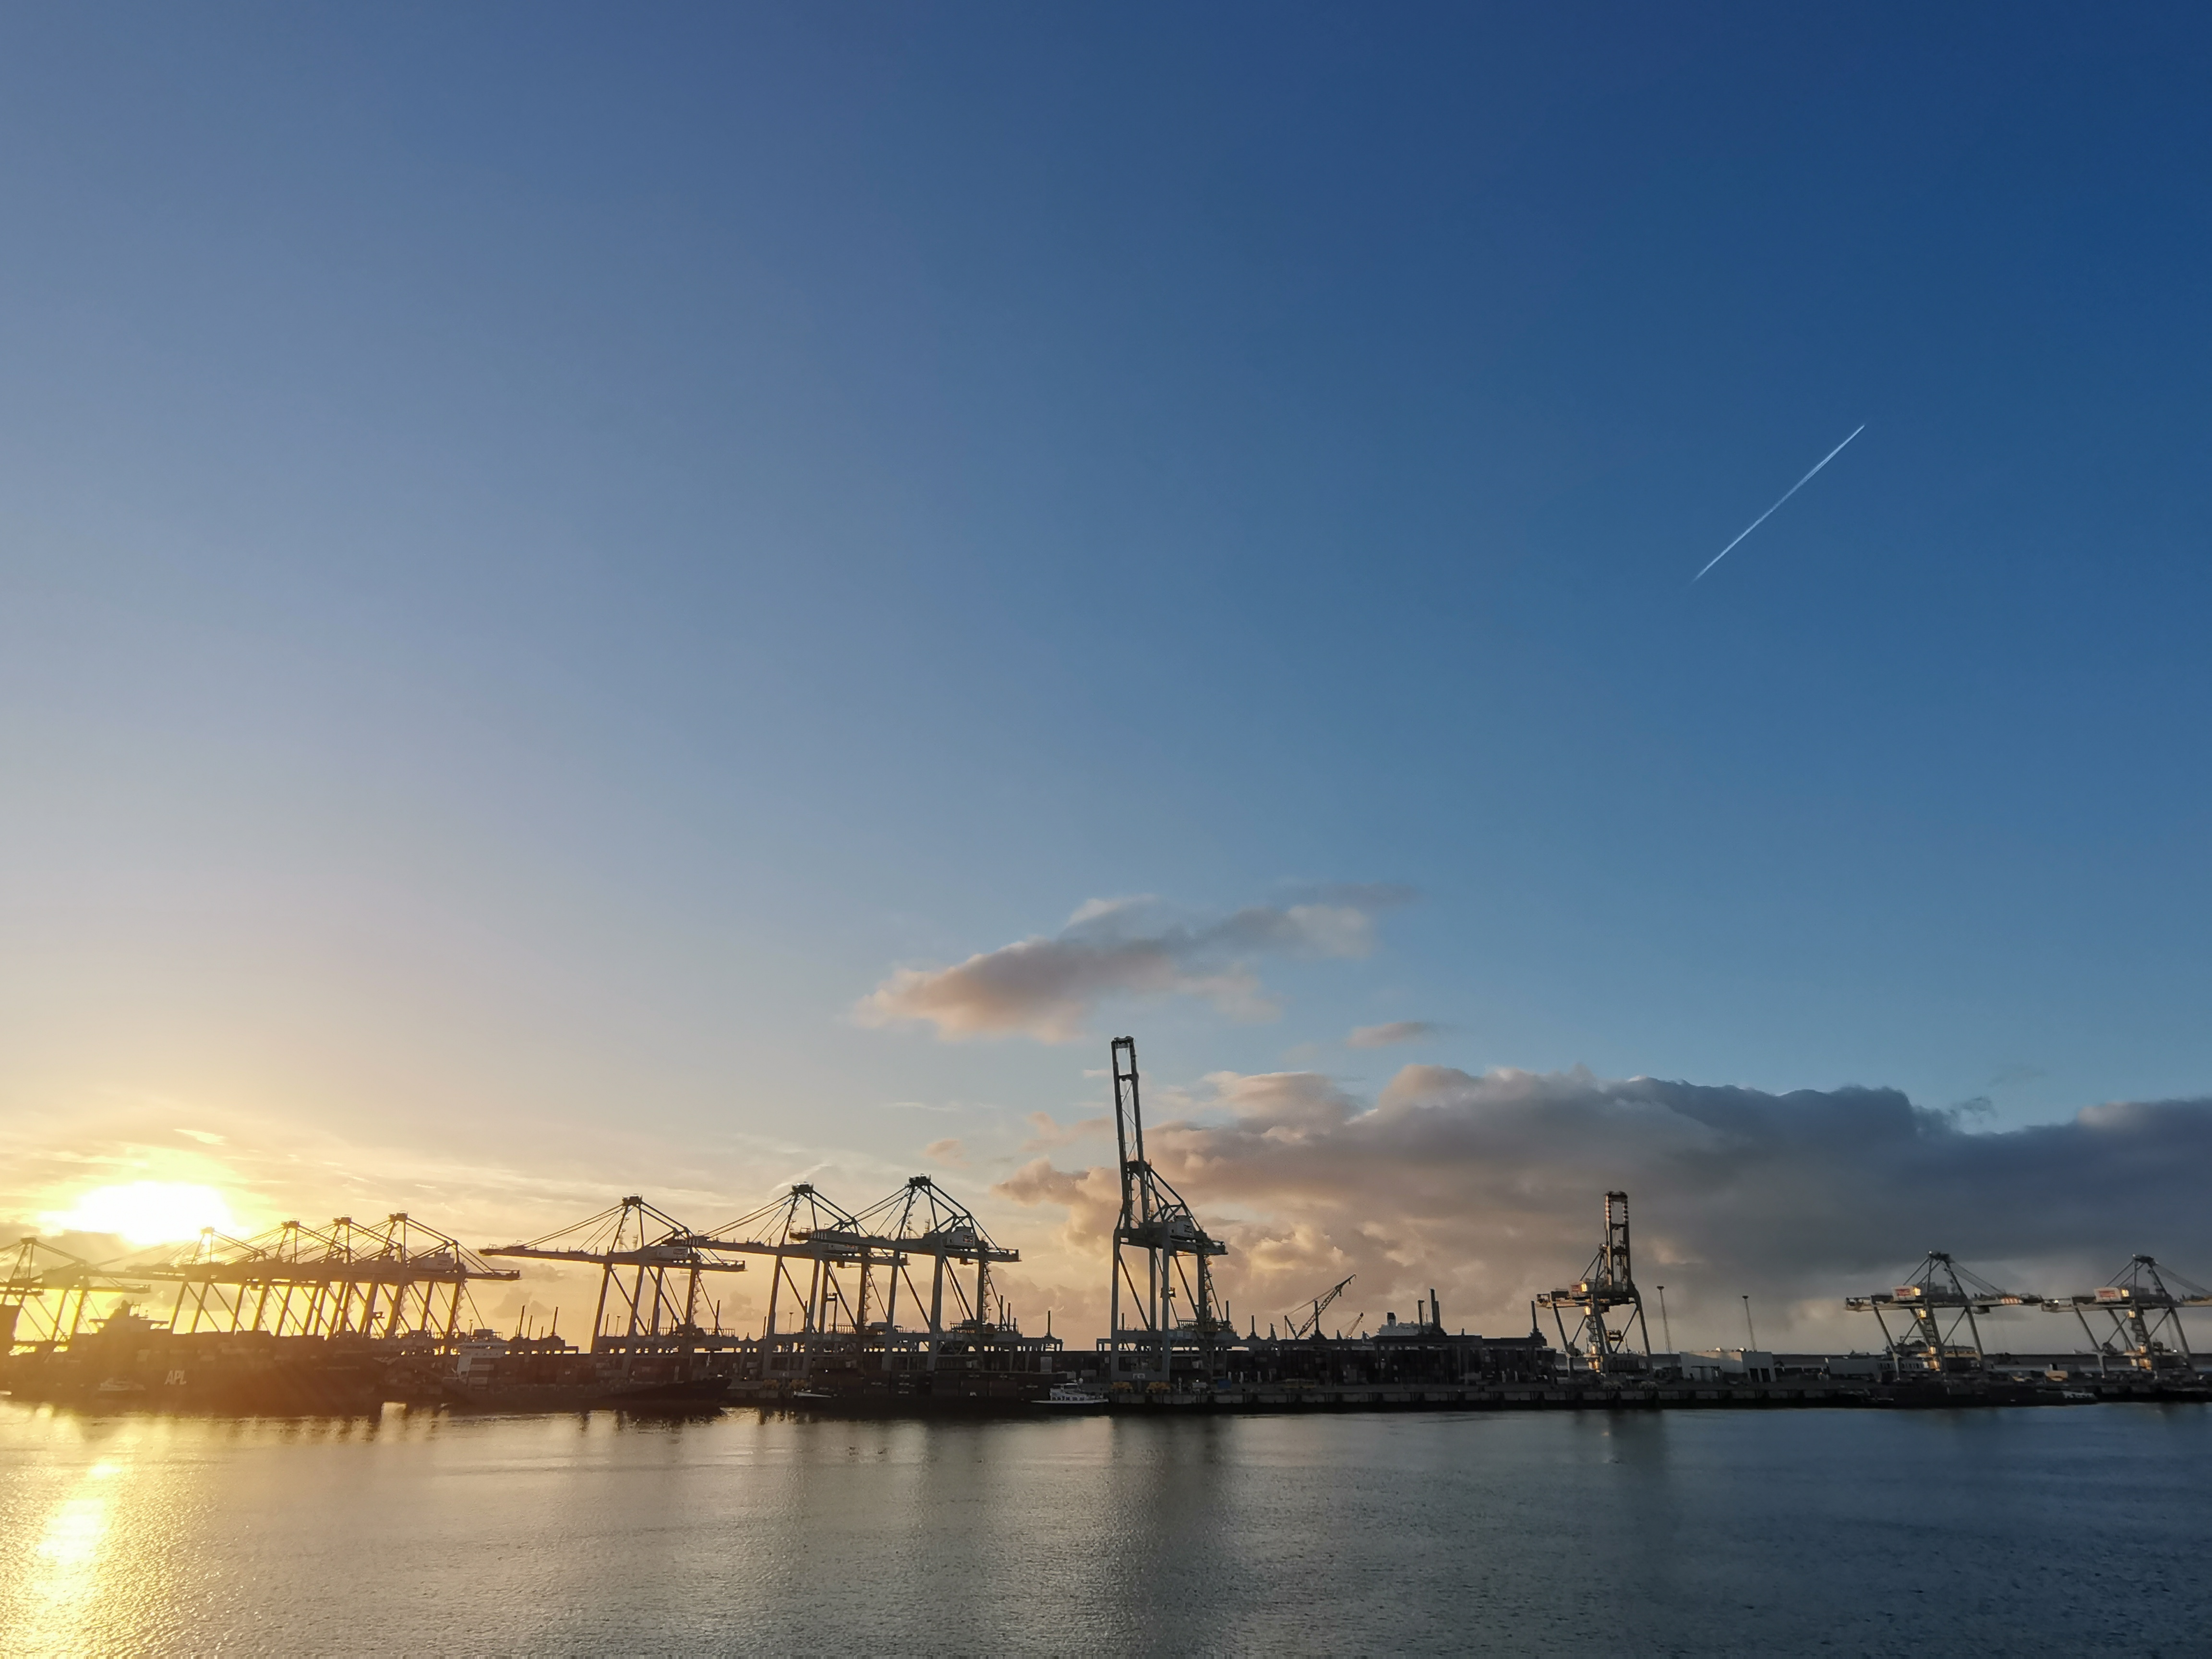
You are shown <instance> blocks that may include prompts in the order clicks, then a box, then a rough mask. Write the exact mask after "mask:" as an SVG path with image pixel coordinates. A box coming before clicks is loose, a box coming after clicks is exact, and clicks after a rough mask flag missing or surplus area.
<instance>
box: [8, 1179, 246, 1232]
mask: <svg viewBox="0 0 2212 1659" xmlns="http://www.w3.org/2000/svg"><path fill="white" fill-rule="evenodd" d="M39 1219H40V1222H41V1223H42V1224H43V1225H46V1226H47V1227H49V1228H51V1229H52V1230H54V1231H58V1232H78V1233H119V1234H120V1235H122V1237H124V1238H125V1239H127V1240H129V1241H130V1242H131V1243H133V1244H167V1243H174V1242H177V1241H179V1240H182V1239H187V1238H190V1237H192V1236H193V1235H194V1234H196V1233H197V1232H199V1231H201V1230H202V1229H203V1228H206V1227H213V1228H215V1229H216V1231H219V1232H231V1231H235V1230H236V1228H237V1225H238V1224H237V1223H236V1222H235V1221H234V1219H232V1218H231V1213H230V1206H229V1205H228V1204H226V1203H224V1202H223V1199H222V1194H221V1193H219V1192H217V1191H216V1189H215V1188H212V1187H201V1186H195V1185H193V1184H191V1183H190V1182H181V1181H132V1182H125V1184H124V1185H122V1186H119V1187H94V1188H91V1189H90V1190H89V1191H88V1192H83V1193H80V1194H77V1200H76V1204H75V1205H74V1206H72V1207H70V1209H67V1210H57V1211H49V1212H47V1213H46V1214H45V1215H42V1216H40V1218H39Z"/></svg>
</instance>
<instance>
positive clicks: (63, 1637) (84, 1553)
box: [8, 1458, 124, 1656]
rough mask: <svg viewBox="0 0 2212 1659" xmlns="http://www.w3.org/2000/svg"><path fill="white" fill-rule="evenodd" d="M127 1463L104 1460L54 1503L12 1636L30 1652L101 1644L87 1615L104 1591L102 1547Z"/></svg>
mask: <svg viewBox="0 0 2212 1659" xmlns="http://www.w3.org/2000/svg"><path fill="white" fill-rule="evenodd" d="M123 1472H124V1470H123V1465H122V1464H120V1463H118V1462H115V1461H114V1460H113V1459H112V1458H102V1459H101V1460H100V1462H97V1463H94V1465H93V1466H92V1467H91V1468H88V1469H87V1470H86V1471H85V1472H84V1474H83V1475H82V1477H80V1478H79V1480H77V1481H76V1485H75V1486H73V1487H72V1488H70V1493H69V1496H67V1497H65V1498H63V1499H62V1500H61V1501H60V1502H59V1503H58V1504H55V1505H54V1507H53V1511H52V1514H51V1515H50V1516H48V1517H47V1519H46V1528H45V1529H44V1531H43V1532H42V1533H41V1534H40V1538H39V1542H38V1547H37V1548H36V1549H34V1550H33V1552H32V1568H31V1575H30V1582H29V1583H28V1584H27V1586H26V1587H25V1592H26V1593H25V1594H24V1595H22V1601H23V1604H24V1605H23V1606H22V1607H21V1619H22V1622H21V1624H19V1625H18V1626H17V1627H16V1629H15V1632H14V1633H13V1634H12V1635H10V1636H9V1638H8V1644H9V1650H11V1651H13V1652H17V1653H21V1654H23V1655H25V1656H30V1655H33V1654H48V1653H90V1652H93V1651H95V1650H97V1648H98V1646H99V1644H98V1642H97V1641H96V1640H95V1639H94V1636H93V1632H92V1630H91V1628H90V1620H89V1617H88V1615H89V1614H90V1613H91V1611H92V1607H93V1603H94V1598H95V1596H96V1595H97V1594H98V1592H99V1589H100V1562H101V1556H102V1549H101V1547H102V1546H103V1545H104V1544H105V1543H106V1541H107V1535H108V1532H109V1530H110V1528H111V1527H112V1523H113V1521H114V1513H115V1503H116V1498H117V1494H118V1490H119V1489H120V1486H121V1482H120V1481H119V1480H118V1476H120V1475H121V1474H123Z"/></svg>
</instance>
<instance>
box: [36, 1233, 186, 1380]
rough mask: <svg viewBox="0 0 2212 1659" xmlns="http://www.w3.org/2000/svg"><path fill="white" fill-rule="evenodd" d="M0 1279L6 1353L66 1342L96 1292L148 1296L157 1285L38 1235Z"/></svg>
mask: <svg viewBox="0 0 2212 1659" xmlns="http://www.w3.org/2000/svg"><path fill="white" fill-rule="evenodd" d="M7 1261H8V1276H7V1279H5V1280H4V1281H0V1356H4V1355H5V1354H6V1353H7V1352H8V1351H9V1348H11V1347H27V1348H52V1347H55V1346H66V1345H67V1344H68V1343H69V1342H70V1340H71V1339H73V1338H74V1337H75V1336H76V1334H77V1331H78V1330H79V1328H81V1327H82V1325H83V1323H84V1317H85V1315H86V1313H87V1312H88V1310H89V1304H90V1301H91V1298H92V1297H95V1296H125V1297H127V1296H145V1295H149V1294H150V1293H151V1291H152V1290H153V1286H152V1285H151V1284H149V1283H147V1282H145V1281H144V1280H143V1279H139V1278H136V1277H134V1276H132V1275H131V1274H128V1273H119V1272H118V1271H116V1270H115V1269H114V1268H113V1267H112V1266H103V1265H101V1264H99V1263H95V1262H91V1261H86V1260H85V1259H84V1258H83V1257H82V1256H80V1255H74V1254H72V1253H71V1252H70V1251H68V1250H64V1249H62V1248H61V1247H60V1246H59V1245H58V1244H49V1243H46V1241H45V1240H44V1239H42V1238H38V1237H26V1238H20V1239H18V1240H16V1241H15V1246H14V1248H13V1249H10V1250H9V1253H8V1257H7Z"/></svg>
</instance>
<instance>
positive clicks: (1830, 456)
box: [1690, 422, 1866, 582]
mask: <svg viewBox="0 0 2212 1659" xmlns="http://www.w3.org/2000/svg"><path fill="white" fill-rule="evenodd" d="M1865 430H1866V425H1865V423H1864V422H1861V423H1860V425H1859V428H1858V431H1857V432H1854V433H1852V434H1851V438H1856V437H1857V436H1858V435H1859V433H1860V432H1863V431H1865ZM1851 438H1846V439H1844V443H1843V444H1838V445H1837V446H1836V447H1834V448H1833V449H1832V450H1830V451H1829V452H1828V453H1826V454H1825V455H1823V456H1821V457H1820V461H1819V463H1818V464H1817V465H1815V466H1814V468H1813V472H1818V471H1820V468H1821V467H1824V466H1826V465H1827V464H1828V463H1829V462H1830V461H1832V460H1834V459H1836V457H1837V456H1838V455H1840V454H1842V453H1844V444H1847V443H1849V442H1850V441H1851ZM1813 472H1808V473H1807V474H1806V475H1805V476H1804V477H1802V478H1800V479H1798V480H1797V482H1796V483H1794V484H1791V485H1790V488H1789V489H1785V490H1784V491H1783V492H1782V501H1788V500H1789V499H1790V497H1791V496H1792V495H1796V493H1797V492H1798V491H1799V490H1801V489H1803V488H1804V487H1805V486H1806V485H1807V484H1808V483H1812V482H1813ZM1782 501H1777V502H1775V504H1774V507H1779V506H1781V505H1782ZM1774 507H1768V508H1767V509H1766V511H1765V512H1764V513H1760V514H1759V516H1758V517H1757V518H1755V519H1753V520H1752V521H1751V522H1750V523H1749V524H1747V525H1746V526H1744V527H1743V529H1742V530H1741V532H1739V533H1738V534H1737V536H1736V538H1735V542H1740V541H1741V540H1742V539H1743V538H1744V537H1746V536H1748V535H1749V534H1751V532H1753V531H1754V530H1756V529H1758V528H1759V526H1761V525H1763V524H1765V522H1766V521H1767V520H1769V519H1771V518H1772V517H1773V516H1774ZM1735 542H1730V543H1729V544H1728V545H1727V546H1726V547H1724V548H1723V549H1721V550H1720V551H1719V552H1717V553H1716V554H1714V555H1713V556H1712V557H1711V558H1710V559H1707V560H1706V561H1705V570H1711V568H1713V567H1714V566H1715V565H1717V564H1718V563H1719V562H1721V561H1722V560H1723V559H1725V558H1726V557H1728V556H1729V554H1730V553H1732V552H1733V551H1735ZM1705 570H1700V571H1699V572H1698V574H1697V575H1695V576H1692V577H1691V578H1690V580H1692V581H1693V582H1694V581H1697V580H1701V579H1702V578H1703V577H1704V575H1705Z"/></svg>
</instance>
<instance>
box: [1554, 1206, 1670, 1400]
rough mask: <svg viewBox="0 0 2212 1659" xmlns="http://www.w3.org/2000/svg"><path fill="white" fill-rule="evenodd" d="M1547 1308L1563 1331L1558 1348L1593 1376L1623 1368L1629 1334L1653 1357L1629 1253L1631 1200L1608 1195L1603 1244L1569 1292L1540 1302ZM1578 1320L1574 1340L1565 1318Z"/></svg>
mask: <svg viewBox="0 0 2212 1659" xmlns="http://www.w3.org/2000/svg"><path fill="white" fill-rule="evenodd" d="M1536 1304H1537V1306H1539V1307H1542V1308H1549V1309H1550V1310H1552V1318H1553V1322H1555V1323H1557V1324H1558V1326H1559V1345H1560V1346H1561V1347H1563V1348H1565V1350H1566V1352H1569V1353H1571V1354H1572V1355H1574V1356H1575V1358H1576V1360H1577V1363H1578V1364H1582V1365H1583V1366H1586V1367H1587V1368H1588V1369H1589V1370H1593V1371H1607V1370H1619V1369H1620V1368H1621V1364H1622V1356H1623V1355H1625V1354H1626V1352H1628V1344H1629V1341H1630V1340H1631V1339H1630V1335H1629V1333H1630V1331H1631V1330H1633V1331H1634V1332H1635V1340H1637V1341H1639V1342H1640V1343H1642V1345H1643V1347H1644V1357H1645V1358H1647V1359H1648V1358H1650V1354H1651V1333H1650V1331H1649V1330H1647V1329H1645V1328H1644V1297H1643V1296H1642V1295H1641V1294H1640V1293H1639V1292H1638V1291H1637V1288H1636V1276H1635V1274H1634V1273H1633V1272H1632V1269H1631V1263H1630V1260H1629V1249H1628V1194H1626V1193H1607V1194H1606V1195H1605V1242H1604V1243H1602V1244H1601V1245H1599V1246H1598V1251H1597V1254H1596V1255H1595V1256H1593V1257H1592V1258H1591V1259H1590V1264H1589V1271H1588V1272H1586V1273H1584V1274H1583V1277H1582V1278H1580V1279H1577V1280H1576V1281H1575V1282H1574V1283H1573V1284H1572V1285H1568V1286H1567V1287H1566V1288H1565V1290H1559V1291H1545V1292H1544V1293H1543V1294H1542V1295H1541V1296H1540V1297H1537V1298H1536ZM1570 1313H1571V1314H1573V1315H1574V1316H1575V1327H1574V1332H1573V1334H1571V1335H1570V1334H1568V1330H1567V1321H1566V1316H1567V1315H1568V1314H1570Z"/></svg>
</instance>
